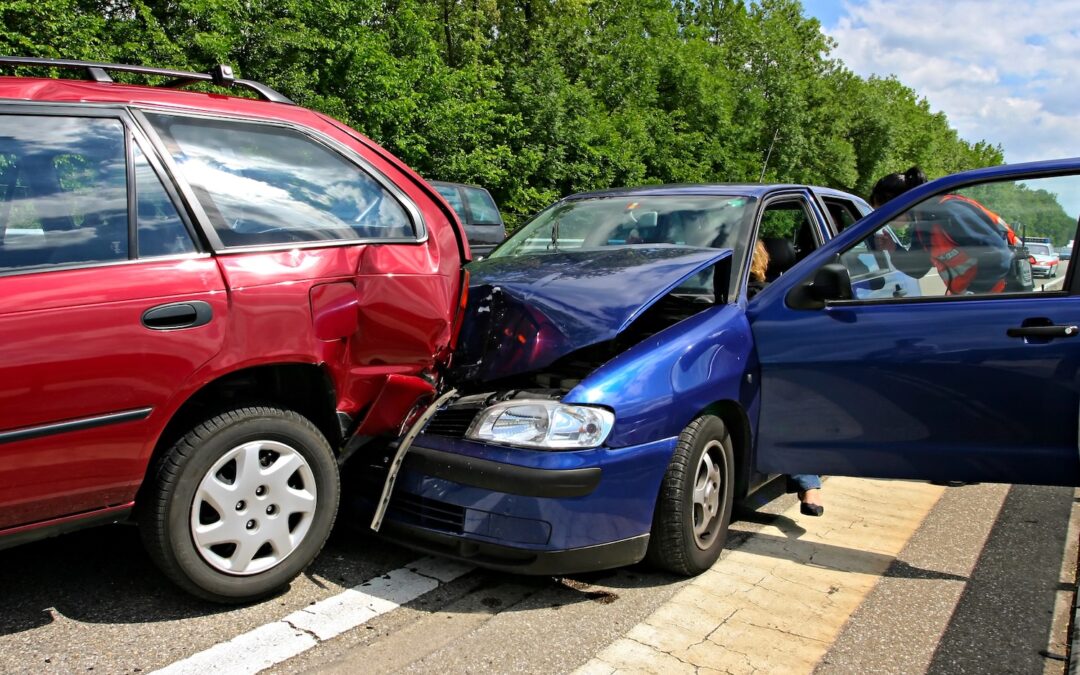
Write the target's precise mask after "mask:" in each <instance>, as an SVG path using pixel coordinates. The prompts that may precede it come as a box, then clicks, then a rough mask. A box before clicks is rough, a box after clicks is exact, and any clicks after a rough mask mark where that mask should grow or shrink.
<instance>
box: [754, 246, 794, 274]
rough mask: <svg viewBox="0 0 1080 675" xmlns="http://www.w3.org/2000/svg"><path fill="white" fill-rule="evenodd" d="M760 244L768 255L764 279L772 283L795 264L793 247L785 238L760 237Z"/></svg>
mask: <svg viewBox="0 0 1080 675" xmlns="http://www.w3.org/2000/svg"><path fill="white" fill-rule="evenodd" d="M761 243H762V244H764V245H765V250H766V251H767V252H768V253H769V267H768V268H767V269H766V270H765V279H766V280H768V281H772V280H774V279H776V278H777V277H779V276H780V275H781V274H783V273H784V272H787V271H788V269H790V268H791V266H792V265H794V264H795V245H794V244H793V243H792V242H791V240H790V239H787V238H785V237H762V239H761Z"/></svg>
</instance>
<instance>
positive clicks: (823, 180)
mask: <svg viewBox="0 0 1080 675" xmlns="http://www.w3.org/2000/svg"><path fill="white" fill-rule="evenodd" d="M0 19H2V20H0V52H6V53H10V54H18V55H24V56H47V57H67V58H87V59H95V60H103V61H121V62H127V63H144V64H152V65H159V66H171V67H175V68H182V69H194V70H207V69H209V68H210V67H211V66H212V65H213V64H215V63H219V62H225V63H230V64H232V65H233V66H234V67H235V68H236V70H237V72H238V73H239V74H240V75H241V76H243V77H247V78H252V79H257V80H261V81H264V82H266V83H268V84H270V85H271V86H273V87H275V88H276V89H279V90H280V91H282V92H283V93H285V94H286V95H287V96H289V97H291V98H293V99H294V100H296V101H297V102H298V103H300V104H302V105H306V106H309V107H312V108H315V109H318V110H321V111H323V112H326V113H328V114H330V115H332V116H334V117H337V118H339V119H341V120H343V121H345V122H346V123H348V124H350V125H352V126H354V127H356V128H357V129H359V130H360V131H362V132H364V133H365V134H367V135H369V136H371V137H372V138H374V139H375V140H376V141H378V142H380V143H382V144H383V145H385V146H387V147H388V148H389V149H390V150H391V151H393V152H394V153H396V154H397V155H399V156H400V157H401V158H402V159H404V160H405V161H406V162H407V163H409V164H410V165H411V166H413V167H415V168H416V169H418V170H419V171H420V172H421V173H422V174H424V175H425V176H427V177H429V178H433V179H434V178H439V179H444V180H453V181H462V182H471V183H477V184H481V185H484V186H485V187H488V188H489V189H490V190H491V192H492V194H493V195H494V196H495V197H496V200H497V201H498V202H499V204H500V206H501V207H502V208H503V209H504V211H505V213H506V216H507V220H508V222H509V223H510V224H515V223H517V222H520V221H521V220H522V219H523V217H525V216H527V215H529V214H531V213H534V212H536V211H538V210H539V209H541V208H543V207H544V206H546V205H547V204H549V203H551V202H552V201H554V200H555V199H556V198H558V197H560V196H562V195H564V194H566V193H569V192H574V191H580V190H588V189H599V188H605V187H610V186H614V185H632V184H643V183H668V182H699V181H701V182H706V181H707V182H714V181H757V180H759V179H764V180H768V181H783V182H806V183H815V184H821V185H826V186H830V187H837V188H841V189H846V190H851V191H854V192H857V193H861V194H864V195H865V194H867V193H868V192H869V190H870V187H871V186H872V185H873V183H874V181H875V180H876V179H877V178H878V177H879V176H881V175H883V174H885V173H888V172H892V171H902V170H904V169H905V168H907V167H908V166H910V165H912V164H919V165H921V166H922V167H923V168H924V169H925V170H926V171H927V173H928V174H930V175H941V174H944V173H949V172H953V171H957V170H961V169H966V168H973V167H977V166H986V165H992V164H997V163H1000V162H1001V161H1002V152H1001V149H1000V147H996V146H992V145H989V144H987V143H985V142H978V143H969V142H967V141H965V140H963V139H960V138H959V137H958V136H957V134H956V132H955V131H954V130H953V129H952V128H950V127H949V124H948V120H947V119H946V118H945V116H944V115H942V114H941V113H934V112H932V111H931V110H930V107H929V105H928V103H927V102H926V101H925V100H924V99H920V98H919V97H918V96H917V95H916V94H915V92H914V91H912V90H911V89H910V88H908V87H906V86H905V85H903V84H902V83H900V82H899V81H897V80H896V79H894V78H884V79H881V78H870V79H863V78H860V77H858V76H856V75H854V74H853V73H852V72H851V71H849V70H847V69H846V68H845V67H844V66H843V64H842V63H840V62H838V61H836V60H835V59H833V58H831V57H830V49H831V47H832V45H831V44H830V42H829V39H828V38H827V37H825V36H824V35H823V34H822V33H821V31H820V26H819V24H818V22H817V21H816V20H815V19H812V18H808V17H806V16H804V14H803V9H802V6H801V4H800V3H799V2H798V0H758V1H757V2H751V3H746V2H743V1H742V0H542V1H541V0H160V1H158V0H155V1H150V0H34V1H30V0H8V1H7V2H5V3H3V4H2V5H0Z"/></svg>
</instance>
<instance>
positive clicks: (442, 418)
mask: <svg viewBox="0 0 1080 675" xmlns="http://www.w3.org/2000/svg"><path fill="white" fill-rule="evenodd" d="M480 409H481V408H480V406H478V405H470V406H448V407H446V408H443V409H442V410H440V411H439V412H437V413H435V416H434V417H432V418H431V421H430V422H428V425H427V427H425V428H424V433H425V434H432V435H435V436H449V437H451V438H464V437H465V432H466V431H468V430H469V425H470V424H472V421H473V420H474V419H475V418H476V415H477V413H479V412H480Z"/></svg>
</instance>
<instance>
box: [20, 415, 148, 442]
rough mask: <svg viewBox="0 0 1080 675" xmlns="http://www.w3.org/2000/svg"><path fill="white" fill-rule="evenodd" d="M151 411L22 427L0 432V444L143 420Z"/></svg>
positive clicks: (97, 416)
mask: <svg viewBox="0 0 1080 675" xmlns="http://www.w3.org/2000/svg"><path fill="white" fill-rule="evenodd" d="M152 410H153V408H139V409H137V410H124V411H122V412H115V413H108V414H106V415H96V416H94V417H83V418H82V419H77V420H68V421H66V422H52V423H50V424H42V425H39V426H36V427H23V428H22V429H12V430H11V431H0V444H3V443H14V442H15V441H26V440H29V439H31V438H41V437H42V436H51V435H53V434H66V433H69V432H72V431H83V430H85V429H94V428H96V427H104V426H108V425H110V424H120V423H122V422H134V421H136V420H144V419H146V418H147V417H149V416H150V412H151V411H152Z"/></svg>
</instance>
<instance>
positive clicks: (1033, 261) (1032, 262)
mask: <svg viewBox="0 0 1080 675" xmlns="http://www.w3.org/2000/svg"><path fill="white" fill-rule="evenodd" d="M1028 262H1030V263H1031V264H1032V265H1034V264H1035V256H1031V257H1030V258H1028Z"/></svg>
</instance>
